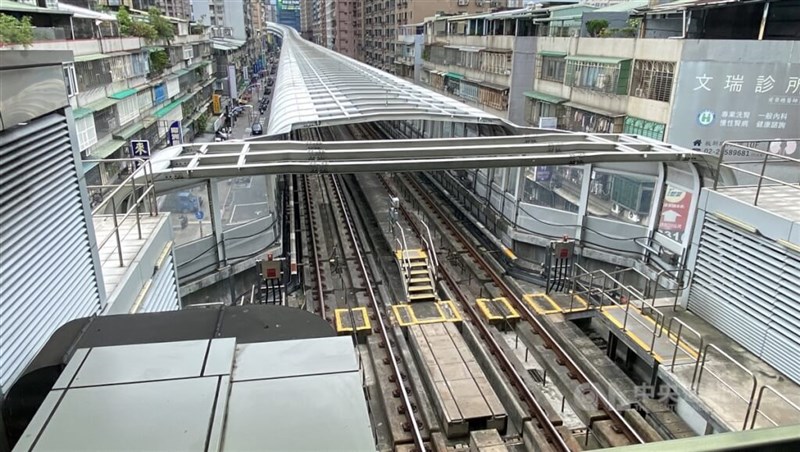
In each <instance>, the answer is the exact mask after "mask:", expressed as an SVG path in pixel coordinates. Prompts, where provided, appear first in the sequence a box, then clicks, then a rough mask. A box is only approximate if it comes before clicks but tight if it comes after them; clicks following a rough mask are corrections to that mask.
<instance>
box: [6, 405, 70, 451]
mask: <svg viewBox="0 0 800 452" xmlns="http://www.w3.org/2000/svg"><path fill="white" fill-rule="evenodd" d="M63 395H64V391H50V392H49V393H48V394H47V397H45V398H44V401H43V402H42V404H41V405H39V409H38V410H36V414H34V415H33V419H31V422H30V423H29V424H28V427H27V428H26V429H25V432H24V433H23V434H22V436H21V437H20V438H19V441H17V444H15V445H14V452H22V451H26V450H31V447H33V443H34V441H36V437H37V436H38V435H39V432H40V431H41V430H42V429H43V428H44V427H45V425H46V424H47V422H48V420H49V419H50V415H51V414H52V413H53V411H54V410H55V409H56V406H57V405H58V401H59V400H61V396H63Z"/></svg>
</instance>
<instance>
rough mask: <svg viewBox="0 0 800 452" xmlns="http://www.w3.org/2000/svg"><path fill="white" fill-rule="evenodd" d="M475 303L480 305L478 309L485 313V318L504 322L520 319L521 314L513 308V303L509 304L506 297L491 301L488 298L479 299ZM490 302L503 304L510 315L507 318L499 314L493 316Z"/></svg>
mask: <svg viewBox="0 0 800 452" xmlns="http://www.w3.org/2000/svg"><path fill="white" fill-rule="evenodd" d="M475 301H476V302H477V303H478V308H479V309H480V310H481V312H483V315H484V317H486V318H487V319H489V320H504V319H518V318H519V313H518V312H517V310H516V309H514V308H513V307H512V306H511V303H509V301H508V299H506V298H505V297H499V298H493V299H491V300H489V299H487V298H478V299H477V300H475ZM489 302H495V303H502V304H503V305H504V306H505V307H506V309H507V311H508V312H509V314H508V315H507V316H505V317H503V316H502V315H499V314H493V313H492V312H491V311H490V310H489Z"/></svg>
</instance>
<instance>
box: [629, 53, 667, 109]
mask: <svg viewBox="0 0 800 452" xmlns="http://www.w3.org/2000/svg"><path fill="white" fill-rule="evenodd" d="M674 73H675V63H673V62H670V61H652V60H636V62H635V63H634V65H633V84H632V85H631V95H632V96H636V97H642V98H645V99H652V100H658V101H661V102H669V100H670V97H672V80H673V77H674Z"/></svg>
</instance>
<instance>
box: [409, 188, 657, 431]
mask: <svg viewBox="0 0 800 452" xmlns="http://www.w3.org/2000/svg"><path fill="white" fill-rule="evenodd" d="M401 177H404V176H401ZM404 179H406V180H408V181H409V183H410V185H411V186H413V187H414V188H415V190H416V191H417V192H418V193H419V195H420V196H421V197H422V198H423V199H425V200H426V201H427V203H428V205H429V206H430V207H431V208H432V209H433V210H434V211H435V212H436V213H438V215H439V216H441V217H442V220H443V221H444V222H445V223H446V224H447V225H448V227H449V228H450V229H451V230H453V232H454V233H455V235H456V238H457V239H458V240H459V241H461V243H462V244H463V245H464V247H465V248H466V249H467V252H468V253H469V254H470V256H472V257H473V258H474V259H475V261H476V262H477V263H478V265H479V266H480V267H481V268H483V270H484V271H485V272H486V273H487V275H489V277H490V278H491V279H492V281H493V282H494V284H495V285H496V286H497V287H498V288H499V289H500V290H501V291H502V292H503V293H504V294H505V296H506V297H507V298H508V299H510V300H512V301H513V302H514V304H515V305H516V308H517V309H518V310H519V312H520V313H521V314H522V316H523V317H525V320H527V321H528V323H530V324H531V326H533V328H534V329H535V330H536V332H537V333H538V334H539V337H541V338H542V339H543V340H544V342H545V343H546V344H548V345H549V346H550V347H551V350H553V352H554V353H555V355H556V356H557V357H558V358H559V359H560V360H561V362H563V363H564V365H565V366H566V367H567V369H569V370H570V372H572V374H573V375H575V377H576V380H578V382H580V383H581V384H586V385H588V386H589V388H590V389H591V390H592V392H594V393H595V395H596V396H597V401H598V408H599V409H601V410H602V411H604V412H605V413H606V414H607V415H608V417H609V418H610V419H611V420H612V421H613V422H614V423H615V424H616V425H617V426H618V427H620V428H621V430H622V432H623V434H624V435H625V436H626V437H627V438H628V439H629V440H630V441H631V442H633V443H635V444H643V443H644V442H645V441H644V439H643V438H642V437H641V435H639V434H638V433H637V432H636V430H634V428H633V427H632V426H631V424H630V423H629V422H628V421H626V420H625V418H624V417H623V416H622V414H621V413H620V412H619V411H618V410H617V409H616V408H615V407H614V406H613V405H612V404H611V402H610V401H609V400H608V399H607V398H606V397H605V395H603V393H602V392H601V391H600V389H599V388H598V387H597V385H595V384H594V383H593V382H592V381H591V380H589V377H588V376H587V375H586V373H585V372H584V371H583V369H581V368H580V367H579V366H578V364H577V363H576V362H575V360H573V359H572V357H571V356H569V354H568V353H567V352H566V350H564V348H563V347H561V345H560V344H559V343H558V342H557V341H556V340H555V338H554V337H553V336H552V335H551V334H550V332H549V331H548V330H547V329H546V328H545V327H544V324H542V322H541V321H540V320H539V319H537V318H536V316H535V315H534V314H533V312H531V310H530V308H528V306H527V305H526V304H525V302H524V301H523V300H522V299H521V298H520V297H519V296H518V295H517V293H516V292H515V291H514V290H513V289H511V287H510V286H509V285H508V284H507V283H506V282H505V281H503V279H502V278H501V277H500V276H498V275H497V272H496V271H494V269H493V268H492V266H491V264H489V262H488V261H487V260H486V258H484V256H483V255H482V254H481V253H480V252H479V251H478V250H477V249H476V248H475V246H474V245H473V244H472V242H471V241H470V240H469V239H468V238H467V237H466V236H465V235H464V233H463V232H462V231H461V230H460V229H459V228H458V227H456V225H455V224H454V223H453V221H452V220H451V219H450V217H449V216H448V215H447V213H446V212H444V211H443V209H442V208H441V206H439V205H438V204H437V203H436V202H435V200H434V199H432V197H431V195H430V194H429V193H428V192H426V191H425V190H424V189H423V188H422V187H421V186H420V185H419V183H417V182H416V181H415V180H413V178H411V177H404Z"/></svg>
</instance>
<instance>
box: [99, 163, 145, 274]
mask: <svg viewBox="0 0 800 452" xmlns="http://www.w3.org/2000/svg"><path fill="white" fill-rule="evenodd" d="M84 162H85V163H95V162H97V163H110V162H128V163H131V164H133V165H138V168H136V170H134V171H132V172H131V174H130V175H128V177H127V178H125V180H123V181H122V182H120V183H119V184H117V185H89V186H87V187H86V188H87V189H88V190H89V191H90V192H92V191H95V190H99V191H100V192H101V193H102V192H103V191H104V190H107V189H111V191H110V192H108V193H106V194H105V195H104V196H103V200H102V201H100V202H99V203H98V204H97V205H96V206H95V207H94V208H93V209H92V217H93V218H111V219H112V221H113V223H114V227H113V229H112V231H111V233H110V234H108V235H107V236H105V237H104V238H102V239H100V238H99V237H98V242H97V248H98V249H100V248H102V247H103V246H104V245H105V244H106V243H108V241H109V240H110V239H111V238H112V237H114V238H115V239H116V242H117V257H118V258H119V266H120V267H124V266H125V261H124V259H123V255H122V238H121V237H120V227H121V226H122V224H124V223H125V221H126V220H127V219H128V218H130V217H131V216H133V217H134V219H135V221H136V231H137V233H138V238H139V239H140V240H141V239H142V223H141V216H142V212H143V211H147V212H148V214H149V215H148V216H156V215H158V202H157V201H156V190H155V184H154V182H153V168H152V166H151V164H150V161H149V160H142V159H138V158H122V159H101V160H84ZM141 176H144V182H145V184H144V186H142V185H141V182H140V183H139V185H138V186H137V184H136V179H137V178H139V177H141ZM130 197H133V202H128V208H127V209H126V210H125V211H124V212H120V211H118V209H119V208H121V206H119V205H118V203H121V202H122V201H124V200H125V199H126V198H127V199H131V198H130ZM145 201H149V202H147V206H146V209H143V207H144V206H143V204H144V203H145ZM108 208H110V209H111V213H106V212H105V211H107V210H108Z"/></svg>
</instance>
